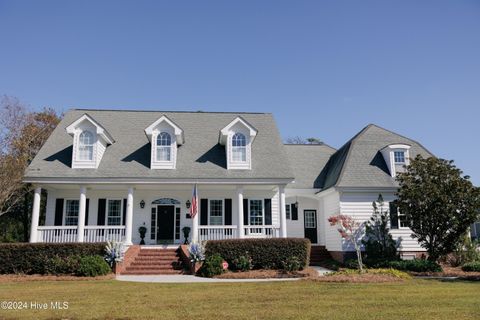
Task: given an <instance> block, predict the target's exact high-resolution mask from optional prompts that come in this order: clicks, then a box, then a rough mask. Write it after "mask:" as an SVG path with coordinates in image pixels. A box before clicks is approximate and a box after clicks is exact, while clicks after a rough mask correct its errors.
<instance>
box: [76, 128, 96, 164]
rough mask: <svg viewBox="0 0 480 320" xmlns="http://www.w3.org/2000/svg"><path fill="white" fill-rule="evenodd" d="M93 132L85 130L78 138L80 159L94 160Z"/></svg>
mask: <svg viewBox="0 0 480 320" xmlns="http://www.w3.org/2000/svg"><path fill="white" fill-rule="evenodd" d="M94 140H95V139H94V138H93V134H92V133H91V132H90V131H83V132H82V133H80V137H79V138H78V160H83V161H92V160H93V146H94V143H95V141H94Z"/></svg>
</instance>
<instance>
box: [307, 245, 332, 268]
mask: <svg viewBox="0 0 480 320" xmlns="http://www.w3.org/2000/svg"><path fill="white" fill-rule="evenodd" d="M331 259H332V256H331V255H330V253H329V252H328V250H327V249H326V248H325V247H324V246H312V247H311V251H310V265H311V266H318V265H321V264H322V262H324V261H326V260H331Z"/></svg>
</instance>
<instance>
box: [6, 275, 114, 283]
mask: <svg viewBox="0 0 480 320" xmlns="http://www.w3.org/2000/svg"><path fill="white" fill-rule="evenodd" d="M110 279H115V274H113V273H111V274H108V275H106V276H99V277H76V276H54V275H41V274H32V275H30V274H29V275H26V274H1V275H0V283H1V282H25V281H91V280H110Z"/></svg>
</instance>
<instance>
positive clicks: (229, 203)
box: [225, 199, 232, 226]
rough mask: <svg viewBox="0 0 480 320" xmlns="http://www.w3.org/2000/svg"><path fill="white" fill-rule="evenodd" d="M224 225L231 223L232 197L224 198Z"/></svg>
mask: <svg viewBox="0 0 480 320" xmlns="http://www.w3.org/2000/svg"><path fill="white" fill-rule="evenodd" d="M225 225H227V226H231V225H232V199H225Z"/></svg>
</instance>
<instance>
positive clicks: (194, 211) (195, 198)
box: [190, 184, 198, 219]
mask: <svg viewBox="0 0 480 320" xmlns="http://www.w3.org/2000/svg"><path fill="white" fill-rule="evenodd" d="M197 212H198V194H197V185H196V184H195V185H194V186H193V192H192V204H191V205H190V217H191V218H192V219H193V218H194V217H195V215H196V214H197Z"/></svg>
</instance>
